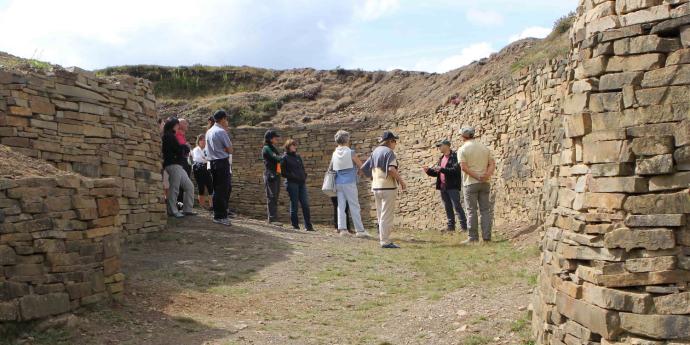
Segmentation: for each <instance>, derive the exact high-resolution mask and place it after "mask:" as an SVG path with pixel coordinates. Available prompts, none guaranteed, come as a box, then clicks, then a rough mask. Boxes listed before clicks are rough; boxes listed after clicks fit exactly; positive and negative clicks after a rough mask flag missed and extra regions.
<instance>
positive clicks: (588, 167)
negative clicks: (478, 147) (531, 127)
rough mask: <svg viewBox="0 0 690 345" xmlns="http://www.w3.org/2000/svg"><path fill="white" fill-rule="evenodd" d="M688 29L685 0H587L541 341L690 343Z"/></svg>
mask: <svg viewBox="0 0 690 345" xmlns="http://www.w3.org/2000/svg"><path fill="white" fill-rule="evenodd" d="M689 35H690V3H689V2H688V1H687V0H644V1H642V0H617V1H601V0H583V1H581V2H580V6H579V8H578V18H577V20H576V22H575V25H574V27H573V29H572V31H571V41H572V51H571V59H570V68H571V69H572V71H573V73H572V78H571V79H570V80H569V82H568V95H567V97H566V99H565V101H564V103H563V114H564V115H563V119H564V121H563V128H564V130H565V137H564V138H563V141H562V145H561V146H562V150H561V151H560V154H558V155H554V156H553V162H554V163H557V164H558V165H559V166H560V167H559V169H558V171H559V175H558V176H559V179H558V184H559V190H558V200H557V207H556V208H555V209H554V210H553V213H552V214H551V215H550V217H549V218H548V219H547V221H546V222H545V226H544V233H543V240H542V243H541V246H542V250H543V254H542V256H541V266H542V270H541V274H540V277H539V284H538V288H537V294H536V295H535V297H536V298H535V303H534V318H533V322H534V329H535V334H536V336H537V341H538V343H540V344H602V345H613V344H615V345H622V344H650V345H652V344H654V345H661V344H688V343H690V292H689V291H688V281H690V257H688V255H690V228H689V227H688V222H687V216H688V213H690V196H689V194H688V186H689V185H690V178H689V176H690V175H689V174H690V172H688V170H689V169H690V165H689V164H688V163H689V162H690V155H689V154H688V152H690V146H689V145H690V39H689Z"/></svg>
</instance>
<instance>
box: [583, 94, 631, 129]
mask: <svg viewBox="0 0 690 345" xmlns="http://www.w3.org/2000/svg"><path fill="white" fill-rule="evenodd" d="M589 109H590V110H591V111H594V112H598V113H601V112H607V111H621V110H622V109H623V94H622V93H620V92H607V93H595V94H592V95H591V96H590V98H589ZM590 123H591V118H590Z"/></svg>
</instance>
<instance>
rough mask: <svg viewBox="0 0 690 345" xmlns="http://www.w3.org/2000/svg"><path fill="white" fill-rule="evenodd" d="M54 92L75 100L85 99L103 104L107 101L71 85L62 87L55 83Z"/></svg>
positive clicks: (95, 93)
mask: <svg viewBox="0 0 690 345" xmlns="http://www.w3.org/2000/svg"><path fill="white" fill-rule="evenodd" d="M55 90H56V92H57V93H59V94H62V95H65V96H71V97H76V98H86V99H92V100H96V101H101V102H104V103H107V102H108V99H106V98H105V97H103V96H102V95H100V94H99V93H97V92H94V91H91V90H87V89H84V88H81V87H78V86H72V85H63V84H59V83H55Z"/></svg>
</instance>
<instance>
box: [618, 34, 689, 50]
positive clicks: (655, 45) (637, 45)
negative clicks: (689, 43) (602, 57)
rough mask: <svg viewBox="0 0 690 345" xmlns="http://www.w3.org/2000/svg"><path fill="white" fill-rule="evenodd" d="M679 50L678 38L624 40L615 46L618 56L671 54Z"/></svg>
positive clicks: (633, 38) (643, 37)
mask: <svg viewBox="0 0 690 345" xmlns="http://www.w3.org/2000/svg"><path fill="white" fill-rule="evenodd" d="M678 49H680V41H679V40H678V39H677V38H662V37H659V36H657V35H644V36H637V37H632V38H624V39H621V40H618V41H616V42H614V44H613V51H614V53H615V54H616V55H635V54H646V53H670V52H673V51H676V50H678Z"/></svg>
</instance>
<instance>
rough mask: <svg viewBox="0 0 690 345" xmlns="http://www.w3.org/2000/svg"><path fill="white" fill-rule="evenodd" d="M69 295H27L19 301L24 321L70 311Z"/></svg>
mask: <svg viewBox="0 0 690 345" xmlns="http://www.w3.org/2000/svg"><path fill="white" fill-rule="evenodd" d="M70 308H71V307H70V303H69V295H68V294H66V293H51V294H46V295H27V296H24V297H22V298H20V299H19V310H20V314H21V319H22V320H34V319H40V318H44V317H47V316H51V315H57V314H62V313H66V312H68V311H69V310H70Z"/></svg>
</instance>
